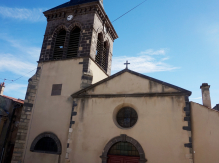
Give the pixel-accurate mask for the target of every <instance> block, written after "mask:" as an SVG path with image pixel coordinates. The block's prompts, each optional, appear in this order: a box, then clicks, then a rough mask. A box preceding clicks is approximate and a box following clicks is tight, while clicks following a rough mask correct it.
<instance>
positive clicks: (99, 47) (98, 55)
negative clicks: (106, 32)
mask: <svg viewBox="0 0 219 163" xmlns="http://www.w3.org/2000/svg"><path fill="white" fill-rule="evenodd" d="M100 37H101V36H100V35H98V39H97V48H96V57H95V62H96V63H97V64H98V65H100V66H101V60H102V41H101V38H100Z"/></svg>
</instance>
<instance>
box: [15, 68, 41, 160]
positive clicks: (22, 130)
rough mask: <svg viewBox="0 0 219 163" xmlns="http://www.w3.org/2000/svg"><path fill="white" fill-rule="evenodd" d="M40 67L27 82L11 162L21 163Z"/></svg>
mask: <svg viewBox="0 0 219 163" xmlns="http://www.w3.org/2000/svg"><path fill="white" fill-rule="evenodd" d="M40 74H41V67H38V68H37V71H36V73H35V75H34V76H32V77H31V78H30V79H29V80H28V82H29V84H28V87H27V93H26V97H25V101H24V106H23V109H22V112H21V119H20V123H19V126H18V133H17V137H16V142H15V146H14V152H13V156H12V163H21V162H22V159H23V154H24V151H25V145H26V139H27V133H28V127H29V121H30V119H31V115H32V109H33V104H34V101H35V96H36V92H37V87H38V82H39V80H40Z"/></svg>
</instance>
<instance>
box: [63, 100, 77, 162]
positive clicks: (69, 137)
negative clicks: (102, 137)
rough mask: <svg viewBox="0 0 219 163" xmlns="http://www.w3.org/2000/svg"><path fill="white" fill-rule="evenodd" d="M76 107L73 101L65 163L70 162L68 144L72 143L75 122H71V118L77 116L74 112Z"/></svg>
mask: <svg viewBox="0 0 219 163" xmlns="http://www.w3.org/2000/svg"><path fill="white" fill-rule="evenodd" d="M76 106H77V103H76V102H75V101H73V105H72V111H71V118H70V124H69V131H68V141H67V150H66V154H65V161H66V162H70V160H69V153H70V152H71V148H70V143H72V138H71V136H72V132H73V128H72V125H73V124H75V121H73V118H74V116H76V115H77V112H75V111H74V110H75V107H76Z"/></svg>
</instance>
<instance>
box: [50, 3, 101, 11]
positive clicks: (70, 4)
mask: <svg viewBox="0 0 219 163" xmlns="http://www.w3.org/2000/svg"><path fill="white" fill-rule="evenodd" d="M95 1H97V2H98V1H99V0H71V1H69V2H66V3H63V4H61V5H59V6H56V7H54V8H51V9H49V10H47V11H51V10H57V9H60V8H64V7H69V6H75V5H80V4H84V3H90V2H95Z"/></svg>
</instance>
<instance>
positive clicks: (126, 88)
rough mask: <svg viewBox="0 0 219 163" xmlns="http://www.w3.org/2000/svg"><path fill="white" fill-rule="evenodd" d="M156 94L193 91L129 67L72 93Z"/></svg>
mask: <svg viewBox="0 0 219 163" xmlns="http://www.w3.org/2000/svg"><path fill="white" fill-rule="evenodd" d="M143 94H144V95H155V94H161V95H162V94H163V95H165V94H166V95H167V94H169V95H170V94H172V95H174V94H175V95H176V94H185V95H191V92H190V91H188V90H185V89H183V88H180V87H177V86H174V85H172V84H169V83H166V82H163V81H160V80H157V79H154V78H151V77H149V76H146V75H142V74H139V73H137V72H134V71H131V70H129V69H124V70H122V71H120V72H118V73H116V74H114V75H112V76H110V77H108V78H106V79H103V80H101V81H99V82H97V83H96V84H93V85H91V86H90V87H87V88H85V89H83V90H80V91H78V92H76V93H74V94H73V95H72V97H77V96H80V95H131V96H142V95H143Z"/></svg>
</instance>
